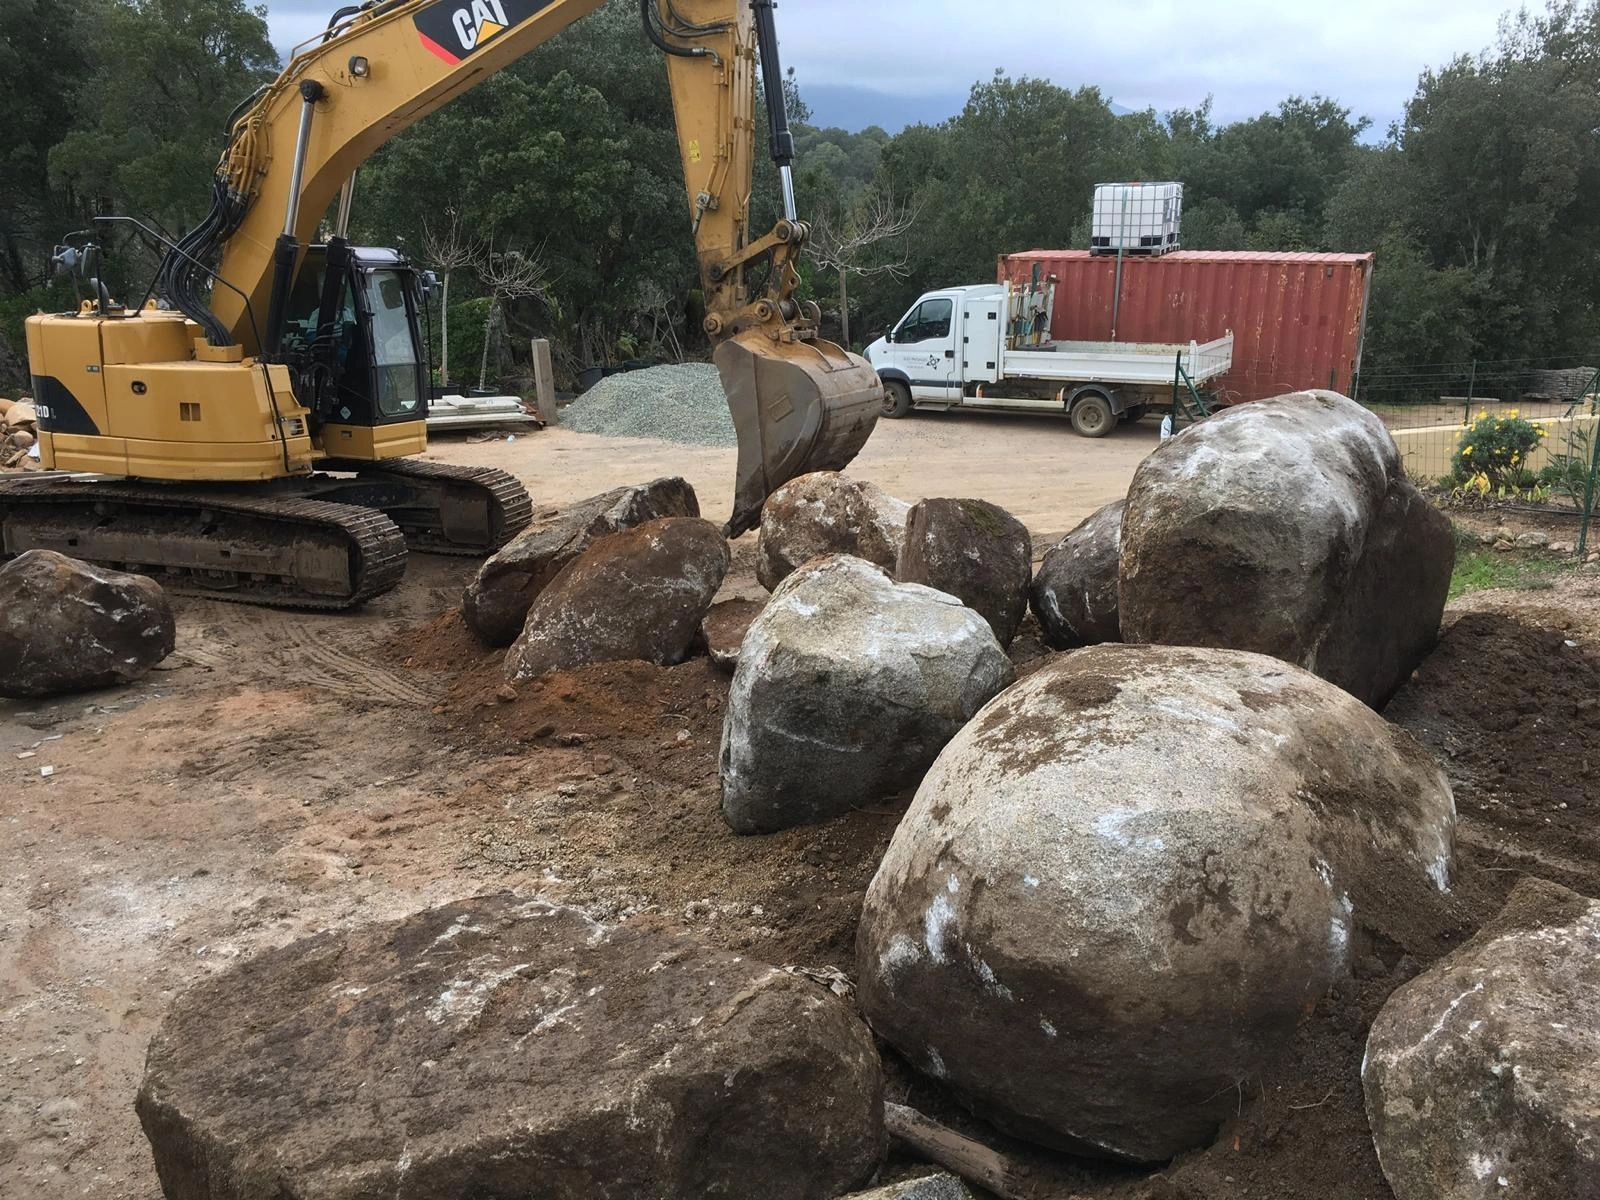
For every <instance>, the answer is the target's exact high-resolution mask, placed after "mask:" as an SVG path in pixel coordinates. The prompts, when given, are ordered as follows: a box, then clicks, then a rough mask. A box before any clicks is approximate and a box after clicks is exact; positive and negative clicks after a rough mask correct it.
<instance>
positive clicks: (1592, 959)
mask: <svg viewBox="0 0 1600 1200" xmlns="http://www.w3.org/2000/svg"><path fill="white" fill-rule="evenodd" d="M1361 1076H1362V1083H1363V1085H1364V1088H1365V1091H1366V1100H1367V1116H1368V1119H1369V1121H1370V1123H1371V1125H1372V1137H1373V1141H1374V1143H1375V1144H1376V1146H1377V1150H1378V1161H1379V1162H1380V1163H1381V1164H1382V1166H1383V1173H1384V1175H1385V1177H1386V1178H1387V1179H1388V1181H1389V1186H1390V1187H1391V1188H1393V1189H1394V1194H1395V1196H1396V1198H1397V1200H1490V1198H1491V1197H1493V1198H1495V1200H1549V1198H1552V1197H1556V1196H1560V1197H1563V1198H1564V1200H1566V1198H1570V1200H1595V1197H1600V903H1597V902H1596V901H1594V900H1590V899H1588V898H1587V897H1584V896H1579V895H1578V894H1576V893H1575V892H1569V891H1567V890H1566V889H1565V888H1561V887H1558V886H1557V885H1555V884H1553V883H1547V882H1545V881H1543V880H1537V879H1525V880H1523V881H1522V882H1521V883H1519V884H1518V885H1517V887H1516V889H1515V890H1514V891H1513V892H1512V894H1511V898H1510V901H1509V902H1508V904H1507V906H1506V908H1505V910H1504V911H1503V912H1502V913H1501V914H1500V915H1499V916H1498V917H1496V918H1495V919H1494V920H1493V921H1491V922H1490V924H1489V925H1488V926H1486V927H1485V928H1484V929H1483V930H1482V931H1481V932H1480V933H1479V934H1478V935H1477V937H1475V938H1474V939H1473V940H1472V941H1471V942H1469V943H1468V944H1467V945H1465V946H1463V947H1462V948H1461V949H1459V950H1457V951H1456V952H1455V953H1453V954H1451V955H1449V956H1448V957H1446V958H1444V959H1442V960H1440V961H1439V962H1438V963H1436V964H1435V965H1434V966H1433V967H1432V968H1430V969H1429V970H1428V971H1426V972H1425V973H1423V974H1422V975H1419V976H1417V978H1415V979H1413V980H1411V982H1409V983H1407V984H1406V985H1405V986H1404V987H1402V988H1400V990H1399V991H1397V992H1395V994H1394V995H1393V996H1391V997H1390V998H1389V1001H1388V1003H1386V1004H1385V1005H1384V1006H1383V1009H1382V1011H1381V1012H1379V1013H1378V1018H1377V1020H1376V1021H1374V1022H1373V1024H1372V1032H1371V1034H1370V1035H1369V1037H1368V1040H1367V1054H1366V1058H1365V1060H1364V1062H1363V1064H1362V1070H1361Z"/></svg>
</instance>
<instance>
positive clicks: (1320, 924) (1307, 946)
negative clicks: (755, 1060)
mask: <svg viewBox="0 0 1600 1200" xmlns="http://www.w3.org/2000/svg"><path fill="white" fill-rule="evenodd" d="M741 669H742V668H741ZM1454 831H1455V807H1454V802H1453V800H1452V798H1451V794H1450V788H1449V785H1448V784H1447V782H1446V780H1445V777H1444V773H1443V772H1442V771H1440V770H1439V768H1438V766H1437V764H1435V763H1434V761H1433V760H1432V759H1431V758H1430V757H1429V755H1428V754H1427V752H1426V751H1424V750H1423V749H1422V748H1421V747H1420V746H1418V745H1417V744H1416V743H1415V742H1414V741H1412V739H1411V738H1410V737H1409V736H1408V735H1406V734H1405V733H1403V732H1401V731H1400V730H1398V729H1396V728H1394V727H1393V726H1391V725H1389V724H1388V723H1387V722H1386V721H1384V720H1383V719H1382V718H1381V717H1379V716H1378V715H1377V714H1375V713H1374V712H1372V711H1371V710H1370V709H1368V708H1366V707H1365V706H1363V705H1362V704H1361V703H1360V702H1359V701H1358V700H1356V699H1355V698H1354V697H1353V696H1350V695H1349V694H1347V693H1345V692H1343V691H1341V690H1340V689H1338V688H1336V687H1334V686H1333V685H1332V684H1330V683H1328V682H1326V681H1325V680H1322V679H1318V678H1317V677H1316V676H1314V675H1311V674H1310V673H1309V672H1306V671H1303V670H1301V669H1299V668H1297V667H1292V666H1289V665H1287V664H1285V663H1281V662H1278V661H1276V660H1274V659H1270V658H1266V657H1264V656H1262V655H1258V654H1246V653H1242V652H1239V651H1230V650H1200V649H1191V648H1188V647H1174V646H1091V647H1089V648H1088V649H1085V650H1078V651H1074V652H1073V653H1071V654H1063V655H1058V656H1056V657H1055V658H1054V659H1052V660H1051V662H1049V663H1048V664H1046V665H1045V666H1044V667H1043V668H1041V669H1040V670H1038V671H1037V672H1035V673H1034V674H1033V675H1031V676H1029V677H1028V678H1027V679H1026V680H1024V681H1023V682H1021V683H1019V684H1017V685H1016V686H1015V687H1013V688H1011V689H1010V690H1008V691H1006V692H1005V693H1003V694H1002V695H1001V696H999V697H998V698H997V699H995V700H994V701H992V702H991V703H989V704H988V705H987V706H986V707H985V708H984V709H983V710H982V711H981V712H979V713H978V714H977V716H975V717H974V718H973V719H972V721H971V722H969V723H968V724H967V725H966V727H965V728H964V729H963V730H962V731H961V732H960V733H958V734H957V735H956V736H955V738H954V740H952V741H951V742H950V744H949V745H948V746H946V747H945V748H944V751H943V752H942V753H941V754H940V755H939V758H938V760H937V761H936V762H935V763H934V765H933V768H932V769H931V770H930V771H929V772H928V774H927V776H926V777H925V778H924V779H923V781H922V786H921V787H920V788H919V789H918V791H917V796H916V799H915V800H914V801H913V802H912V804H911V807H910V809H909V810H907V812H906V814H905V816H904V817H902V818H901V820H900V823H899V825H898V826H897V827H896V829H895V832H894V838H893V840H892V841H891V842H890V844H889V849H888V852H887V853H886V854H885V855H884V858H883V861H882V864H881V865H880V866H879V868H878V872H877V875H876V876H875V877H874V878H873V881H872V884H871V886H870V887H869V888H868V890H867V894H866V898H865V901H864V903H863V907H862V914H861V923H860V927H859V939H858V960H857V961H858V972H857V987H858V988H859V993H858V994H859V999H860V1004H861V1010H862V1012H863V1013H865V1014H866V1017H867V1019H868V1021H870V1022H871V1024H872V1027H873V1029H874V1030H876V1032H877V1033H878V1035H879V1036H880V1037H882V1038H884V1039H885V1040H886V1041H888V1042H889V1043H890V1044H891V1045H893V1046H894V1047H895V1048H896V1049H898V1050H899V1051H900V1052H901V1053H902V1054H904V1055H905V1056H906V1058H907V1059H909V1060H910V1061H911V1063H912V1064H913V1065H915V1066H916V1067H918V1068H919V1069H920V1070H922V1071H924V1072H925V1073H927V1074H928V1075H930V1076H932V1077H934V1078H936V1079H938V1080H940V1081H941V1082H942V1083H943V1084H944V1086H945V1087H947V1088H948V1089H950V1090H951V1091H952V1092H954V1094H955V1095H956V1096H958V1097H959V1098H961V1099H962V1100H963V1101H965V1102H966V1103H967V1104H968V1105H970V1106H971V1107H972V1108H973V1110H974V1111H976V1112H977V1113H979V1114H980V1115H981V1116H983V1117H985V1118H986V1119H988V1120H990V1121H992V1122H994V1123H995V1124H996V1125H998V1126H1000V1127H1001V1128H1003V1129H1005V1130H1006V1131H1007V1132H1010V1133H1013V1134H1016V1135H1017V1136H1020V1137H1025V1138H1028V1139H1030V1140H1034V1141H1038V1142H1040V1143H1042V1144H1044V1145H1048V1146H1053V1147H1055V1148H1057V1149H1061V1150H1065V1151H1068V1152H1071V1153H1079V1154H1085V1153H1086V1154H1093V1155H1101V1156H1112V1157H1119V1158H1126V1159H1130V1160H1135V1161H1140V1162H1157V1161H1161V1160H1164V1159H1168V1158H1171V1157H1172V1156H1174V1155H1176V1154H1179V1153H1182V1152H1183V1151H1185V1150H1190V1149H1194V1148H1196V1147H1199V1146H1202V1145H1205V1144H1206V1143H1207V1142H1208V1141H1210V1140H1211V1138H1212V1137H1213V1136H1215V1134H1216V1131H1217V1129H1218V1127H1219V1126H1220V1125H1221V1124H1222V1123H1223V1122H1224V1121H1226V1120H1228V1119H1229V1118H1231V1117H1232V1116H1233V1115H1234V1114H1235V1111H1236V1109H1235V1105H1236V1103H1237V1093H1236V1091H1235V1086H1236V1084H1237V1082H1238V1081H1239V1080H1243V1079H1249V1078H1252V1077H1255V1076H1256V1075H1258V1073H1259V1072H1260V1071H1261V1070H1262V1069H1263V1067H1264V1065H1265V1064H1266V1063H1268V1062H1270V1061H1271V1060H1272V1059H1273V1058H1274V1057H1276V1056H1277V1055H1279V1054H1281V1053H1282V1052H1284V1050H1285V1049H1286V1048H1287V1047H1288V1046H1289V1045H1290V1044H1291V1043H1292V1041H1293V1038H1294V1036H1295V1031H1296V1029H1297V1028H1298V1027H1299V1025H1300V1024H1301V1022H1302V1021H1303V1020H1304V1018H1305V1016H1306V1014H1307V1013H1309V1012H1310V1011H1311V1010H1312V1009H1313V1008H1314V1007H1315V1006H1316V1005H1317V1004H1318V1003H1319V1002H1320V1001H1321V1000H1322V998H1323V997H1324V996H1325V995H1326V994H1327V992H1328V989H1329V987H1330V986H1331V985H1332V984H1333V983H1335V982H1336V981H1338V980H1340V979H1342V978H1344V977H1346V976H1347V974H1348V972H1349V970H1350V960H1351V946H1352V943H1354V942H1356V939H1357V937H1358V935H1360V936H1365V934H1366V933H1370V934H1371V936H1373V937H1378V936H1384V931H1385V930H1394V929H1396V927H1397V926H1398V925H1402V924H1404V923H1405V922H1406V921H1409V920H1414V919H1415V917H1416V914H1417V913H1418V912H1430V913H1432V914H1435V915H1436V916H1442V914H1443V913H1444V912H1445V911H1446V909H1447V903H1448V902H1447V900H1446V892H1447V889H1448V883H1449V870H1450V862H1451V855H1452V850H1453V843H1454ZM1357 944H1358V943H1357Z"/></svg>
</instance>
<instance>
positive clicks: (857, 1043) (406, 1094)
mask: <svg viewBox="0 0 1600 1200" xmlns="http://www.w3.org/2000/svg"><path fill="white" fill-rule="evenodd" d="M882 1087H883V1084H882V1076H881V1067H880V1064H879V1061H878V1055H877V1050H876V1048H875V1047H874V1045H873V1042H872V1037H871V1035H870V1034H869V1033H868V1031H867V1029H866V1027H865V1026H864V1025H863V1024H862V1023H861V1021H860V1019H859V1018H858V1017H857V1016H856V1015H855V1014H854V1012H852V1011H851V1010H850V1008H849V1007H848V1006H847V1005H846V1004H844V1003H843V1002H842V1001H840V1000H838V999H837V998H835V997H834V996H833V995H831V994H830V993H828V992H827V991H825V990H823V989H822V988H821V987H819V986H817V985H816V984H814V983H812V982H810V981H808V980H805V979H803V978H800V977H798V976H796V975H794V974H791V973H788V972H785V971H781V970H778V969H777V968H774V967H769V966H766V965H764V964H762V963H758V962H753V961H751V960H750V959H748V958H741V957H738V956H735V955H733V954H729V953H727V952H725V951H722V950H718V949H714V948H712V947H709V946H705V945H702V944H699V943H696V942H694V941H690V940H689V939H687V938H683V937H677V936H669V935H665V934H661V933H657V932H652V931H646V930H641V929H634V928H630V927H627V926H622V927H616V928H612V927H606V926H601V925H596V924H594V923H592V922H590V921H589V920H587V919H586V918H585V917H584V916H583V915H582V914H580V913H578V912H577V911H575V910H573V909H565V908H554V907H551V906H549V905H546V904H544V903H541V902H538V901H533V900H522V899H518V898H515V897H511V896H495V897H485V898H480V899H474V900H465V901H461V902H459V903H455V904H451V905H448V906H446V907H443V908H436V909H433V910H430V911H427V912H422V913H418V914H416V915H414V916H411V917H407V918H405V919H404V920H400V921H391V922H387V923H384V924H379V925H373V926H369V927H367V928H364V929H359V930H356V931H354V932H346V933H325V934H321V935H318V936H316V937H313V938H309V939H307V940H304V941H299V942H295V943H293V944H291V945H288V946H285V947H283V948H281V949H278V950H272V951H269V952H268V953H266V954H264V955H262V956H261V957H259V958H256V959H254V960H251V961H249V962H246V963H244V964H243V965H240V966H236V967H233V968H230V969H229V970H226V971H224V972H222V973H221V974H219V975H216V976H214V977H212V978H210V979H208V980H206V981H205V982H203V983H201V984H199V985H198V986H196V987H195V988H193V989H192V990H191V991H188V992H186V993H184V994H183V995H181V996H180V997H179V998H178V999H177V1000H176V1001H175V1002H174V1003H173V1005H172V1007H171V1008H170V1009H169V1011H168V1012H167V1015H166V1017H165V1018H164V1019H163V1020H162V1023H161V1026H160V1028H159V1029H158V1030H157V1032H156V1035H155V1037H154V1039H153V1040H152V1041H151V1043H150V1049H149V1054H148V1057H147V1059H146V1063H145V1071H144V1079H143V1082H142V1083H141V1085H140V1088H139V1093H138V1100H137V1105H136V1107H137V1110H138V1115H139V1120H140V1123H141V1124H142V1125H143V1127H144V1131H145V1135H146V1137H148V1139H149V1141H150V1146H151V1149H152V1150H153V1151H154V1155H155V1164H156V1171H157V1174H158V1175H159V1176H160V1179H161V1186H162V1190H163V1191H164V1193H165V1194H166V1196H167V1200H264V1198H266V1197H272V1198H274V1200H277V1198H283V1200H291V1198H309V1197H316V1198H317V1200H374V1198H376V1197H380V1196H381V1197H394V1196H399V1197H415V1198H417V1200H424V1198H426V1200H434V1198H440V1200H443V1198H446V1197H448V1198H452V1200H455V1198H460V1200H465V1198H467V1197H489V1196H538V1197H540V1198H541V1200H594V1198H595V1197H598V1196H606V1197H610V1198H611V1200H678V1198H682V1200H690V1198H694V1197H702V1196H726V1197H738V1196H754V1195H760V1196H772V1197H777V1198H793V1200H830V1198H831V1197H833V1196H836V1195H838V1194H839V1193H840V1192H843V1191H847V1190H849V1189H850V1188H851V1187H855V1186H859V1185H861V1184H862V1183H864V1182H865V1181H867V1180H868V1179H870V1178H871V1177H872V1174H873V1172H874V1171H875V1170H876V1169H877V1165H878V1162H879V1159H880V1157H881V1155H882V1153H883V1149H884V1132H883V1119H882V1107H883V1105H882Z"/></svg>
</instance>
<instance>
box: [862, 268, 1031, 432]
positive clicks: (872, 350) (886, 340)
mask: <svg viewBox="0 0 1600 1200" xmlns="http://www.w3.org/2000/svg"><path fill="white" fill-rule="evenodd" d="M1005 295H1006V289H1005V287H1004V286H1003V285H1001V284H995V283H990V284H973V285H971V286H969V287H956V288H945V289H943V290H942V291H937V292H928V293H926V294H925V295H923V296H921V297H919V298H918V300H917V302H916V303H915V304H913V305H912V306H911V308H910V309H909V310H908V311H907V312H906V314H905V316H903V317H901V318H900V320H899V321H897V322H896V323H895V325H894V328H892V329H890V330H889V332H888V333H886V334H885V335H884V336H883V337H881V338H879V339H878V340H877V341H875V342H873V343H872V345H870V346H868V347H867V361H868V362H870V363H871V364H872V365H873V368H874V369H875V370H876V371H877V372H878V378H879V379H881V380H883V381H884V383H885V384H892V383H898V384H900V385H902V386H903V387H904V388H905V389H906V391H905V392H904V393H900V392H899V389H897V388H892V387H891V388H890V389H889V393H888V394H889V395H891V396H893V395H896V394H897V393H898V394H901V395H903V396H904V395H908V396H909V397H910V400H909V403H908V404H907V405H906V407H907V408H909V407H910V405H913V404H918V403H926V402H932V406H938V405H940V404H948V405H953V404H959V403H960V402H961V399H962V395H963V393H964V391H965V389H966V385H967V383H968V382H969V381H973V380H976V381H982V379H983V378H984V377H985V375H987V377H988V378H989V379H990V380H993V379H995V378H996V375H995V370H996V367H997V365H998V363H997V360H996V359H995V356H994V355H993V354H989V355H987V356H986V357H984V358H983V359H982V361H981V363H980V367H981V368H986V369H980V370H979V371H977V372H976V373H974V371H973V368H972V360H971V358H970V357H967V356H965V355H964V353H962V352H963V351H964V350H965V349H966V348H967V347H970V346H971V345H972V342H973V337H972V333H973V330H972V329H971V328H970V326H972V325H973V324H975V323H978V324H980V327H981V328H982V331H983V332H984V333H985V334H987V335H988V336H987V337H986V338H985V339H983V340H985V341H990V342H993V343H994V344H996V345H998V342H999V322H1000V313H1001V310H1002V309H1003V308H1004V306H1005ZM989 322H994V326H993V329H992V330H991V329H989V328H988V327H987V326H988V323H989ZM885 411H886V412H887V413H888V415H890V416H903V415H904V412H898V413H897V412H894V411H893V401H892V400H891V401H887V402H886V408H885Z"/></svg>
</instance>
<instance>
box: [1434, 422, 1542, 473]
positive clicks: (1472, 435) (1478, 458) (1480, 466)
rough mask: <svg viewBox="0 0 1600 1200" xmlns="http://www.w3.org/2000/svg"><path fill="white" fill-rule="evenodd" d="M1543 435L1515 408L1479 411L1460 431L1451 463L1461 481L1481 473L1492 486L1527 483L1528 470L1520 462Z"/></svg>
mask: <svg viewBox="0 0 1600 1200" xmlns="http://www.w3.org/2000/svg"><path fill="white" fill-rule="evenodd" d="M1544 437H1545V431H1544V430H1543V429H1541V428H1539V426H1537V425H1535V424H1534V423H1533V422H1532V421H1529V420H1528V419H1527V418H1525V417H1524V416H1523V415H1522V414H1521V413H1519V412H1518V411H1517V410H1516V409H1514V408H1513V409H1512V410H1511V411H1509V412H1507V413H1503V414H1496V415H1492V416H1491V415H1490V414H1489V413H1486V412H1480V413H1479V414H1478V417H1477V419H1476V420H1475V421H1473V423H1472V424H1471V425H1469V426H1467V428H1466V430H1465V431H1464V432H1463V433H1462V435H1461V441H1460V442H1459V443H1458V444H1457V446H1456V452H1455V454H1454V456H1453V457H1452V458H1451V460H1450V465H1451V466H1452V467H1454V468H1455V473H1456V478H1457V479H1458V480H1460V481H1462V482H1463V483H1464V482H1466V481H1468V480H1470V479H1472V478H1473V477H1474V476H1477V475H1484V476H1487V477H1488V480H1489V484H1490V486H1491V487H1494V488H1503V487H1504V488H1516V487H1518V486H1526V485H1523V484H1522V479H1523V477H1524V476H1525V475H1527V474H1528V471H1527V468H1526V467H1524V466H1523V464H1524V463H1526V462H1527V460H1528V456H1529V455H1531V454H1532V453H1533V451H1534V450H1535V449H1537V448H1538V445H1539V443H1540V442H1541V441H1542V440H1543V439H1544Z"/></svg>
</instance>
